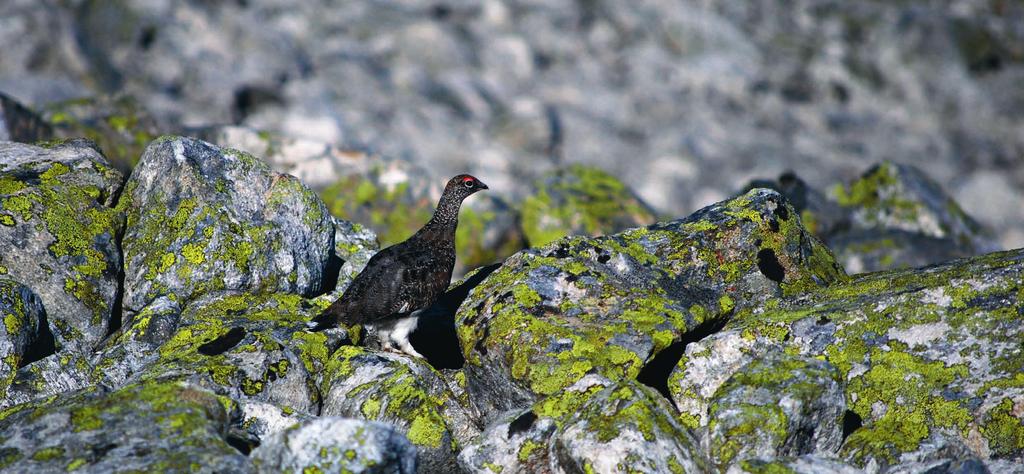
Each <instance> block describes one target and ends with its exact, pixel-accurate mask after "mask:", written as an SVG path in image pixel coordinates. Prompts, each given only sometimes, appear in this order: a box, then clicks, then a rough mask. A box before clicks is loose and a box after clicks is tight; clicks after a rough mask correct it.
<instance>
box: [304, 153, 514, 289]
mask: <svg viewBox="0 0 1024 474" xmlns="http://www.w3.org/2000/svg"><path fill="white" fill-rule="evenodd" d="M348 166H349V167H350V169H347V170H345V171H344V172H343V173H342V176H341V177H340V178H338V179H337V181H335V182H333V183H332V184H330V185H329V186H326V187H325V188H323V189H322V190H320V196H321V197H323V199H324V202H325V203H326V204H327V208H328V209H329V210H330V211H331V213H332V214H333V215H335V216H338V217H340V218H342V219H348V220H352V221H354V222H361V223H365V224H366V225H368V226H370V227H371V228H372V229H373V230H374V231H376V232H377V234H378V236H379V237H380V242H381V245H382V246H384V247H387V246H389V245H393V244H396V243H398V242H401V241H403V240H405V239H407V238H409V236H411V235H412V234H413V233H415V232H416V231H417V230H419V229H420V227H422V226H423V224H426V223H427V221H428V220H430V218H431V216H433V213H434V207H435V205H436V204H437V201H438V199H439V198H440V196H441V190H442V186H443V185H444V183H445V179H444V178H437V179H435V178H432V175H431V174H430V173H428V172H427V171H425V170H422V169H419V168H417V167H415V166H413V165H410V164H407V163H404V162H401V161H396V160H384V159H382V158H380V157H363V159H362V160H361V161H360V162H359V163H358V164H356V165H348ZM480 178H481V179H482V180H484V181H487V180H488V177H487V176H480ZM523 247H525V241H524V237H523V233H522V231H521V230H520V227H519V219H518V214H517V213H516V212H515V210H514V209H513V208H512V207H511V206H510V205H508V204H507V203H506V202H505V201H504V200H502V199H501V198H500V197H497V196H495V195H492V194H484V195H482V196H480V198H474V199H472V200H470V201H469V202H466V203H465V204H464V205H463V206H462V208H461V209H460V210H459V228H458V230H457V231H456V235H455V253H456V256H457V258H456V262H455V263H456V268H455V274H456V275H461V274H464V273H466V272H467V271H469V270H470V269H473V268H476V267H478V266H480V265H486V264H490V263H494V262H495V261H498V260H500V259H502V258H505V257H507V256H509V255H511V254H512V253H514V252H516V251H518V250H520V249H522V248H523Z"/></svg>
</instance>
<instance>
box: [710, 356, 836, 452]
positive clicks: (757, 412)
mask: <svg viewBox="0 0 1024 474" xmlns="http://www.w3.org/2000/svg"><path fill="white" fill-rule="evenodd" d="M843 388H844V387H843V386H842V384H841V383H840V382H839V380H838V373H837V371H836V369H835V367H833V366H832V365H831V364H829V363H828V362H825V361H821V360H818V359H815V358H813V357H807V356H793V355H788V354H784V353H782V352H781V351H774V352H769V353H767V354H764V355H763V356H762V357H760V358H758V359H757V360H755V361H752V362H751V363H749V364H747V365H746V366H744V367H743V368H741V369H740V370H739V371H738V372H736V373H735V374H734V375H732V377H730V378H729V379H728V380H726V382H725V384H723V385H722V387H720V388H719V389H718V391H717V392H716V393H715V395H714V396H713V397H712V399H711V407H710V410H709V412H708V417H709V421H708V446H709V448H710V454H711V457H712V460H713V461H714V462H715V463H716V464H718V466H719V467H720V468H722V469H725V468H727V467H728V466H730V465H733V464H737V463H739V462H741V461H744V460H747V459H750V458H761V457H763V458H770V457H774V456H800V455H804V454H812V453H814V454H819V455H834V454H835V453H836V452H838V451H839V445H840V443H842V441H843V414H844V412H845V411H846V400H845V399H844V391H843Z"/></svg>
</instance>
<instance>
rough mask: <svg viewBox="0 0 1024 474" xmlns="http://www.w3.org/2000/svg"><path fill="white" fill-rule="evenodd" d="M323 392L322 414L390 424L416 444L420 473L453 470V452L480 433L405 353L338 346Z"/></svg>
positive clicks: (430, 373)
mask: <svg viewBox="0 0 1024 474" xmlns="http://www.w3.org/2000/svg"><path fill="white" fill-rule="evenodd" d="M322 391H323V394H324V400H323V409H322V411H321V414H322V415H327V416H346V417H361V418H366V419H371V420H378V421H383V422H387V423H391V424H393V425H395V426H396V427H397V428H398V429H399V430H400V431H401V432H403V433H404V434H405V436H407V437H408V438H409V441H411V442H412V443H413V444H414V445H415V446H416V448H417V450H418V451H419V465H420V469H421V470H422V471H424V472H437V473H443V472H454V470H455V456H456V454H457V453H458V450H459V449H460V447H461V446H462V445H464V444H465V443H467V442H468V441H469V440H470V439H472V437H473V436H475V435H477V434H478V432H479V429H478V428H477V427H476V426H475V424H474V422H473V421H472V419H471V418H470V416H469V414H468V412H467V410H466V408H465V407H463V406H462V405H461V404H460V401H459V400H458V399H457V398H456V397H455V395H454V394H453V393H452V392H451V391H450V390H449V388H448V386H447V384H446V383H445V381H444V380H443V379H442V378H441V376H440V375H439V374H437V373H436V372H435V371H434V370H433V369H432V368H431V367H430V366H429V365H427V364H426V363H424V362H423V361H422V360H419V359H414V358H410V357H408V356H404V355H398V354H392V353H378V352H373V351H368V350H365V349H362V348H359V347H355V346H342V347H341V348H340V349H338V351H337V352H335V353H334V354H332V356H331V360H330V362H329V363H328V367H327V369H326V370H325V372H324V376H323V382H322Z"/></svg>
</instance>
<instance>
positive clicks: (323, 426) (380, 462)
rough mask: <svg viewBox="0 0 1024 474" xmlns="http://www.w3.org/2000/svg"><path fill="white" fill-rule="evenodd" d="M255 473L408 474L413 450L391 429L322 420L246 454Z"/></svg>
mask: <svg viewBox="0 0 1024 474" xmlns="http://www.w3.org/2000/svg"><path fill="white" fill-rule="evenodd" d="M251 457H252V460H253V463H254V464H255V465H256V467H257V472H268V473H275V472H282V471H287V472H351V473H353V474H360V473H365V474H378V473H379V474H414V473H416V472H418V471H417V470H416V448H415V447H413V445H412V444H411V443H410V442H409V440H407V439H406V438H405V436H403V435H402V434H401V433H400V432H399V431H398V430H396V429H395V428H394V427H393V426H391V425H388V424H386V423H379V422H374V421H365V420H354V419H349V418H339V417H332V416H328V417H323V418H318V419H316V420H312V421H309V422H306V423H302V424H296V425H295V426H292V427H290V428H287V429H285V430H282V431H279V432H278V433H277V434H275V435H273V436H270V437H268V438H267V439H265V440H264V441H263V443H262V444H260V446H259V447H258V448H256V449H255V450H253V452H252V455H251Z"/></svg>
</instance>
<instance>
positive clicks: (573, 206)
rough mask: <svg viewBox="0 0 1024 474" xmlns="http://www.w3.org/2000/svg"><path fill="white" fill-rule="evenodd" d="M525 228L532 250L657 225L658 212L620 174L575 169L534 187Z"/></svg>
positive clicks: (550, 176) (555, 174)
mask: <svg viewBox="0 0 1024 474" xmlns="http://www.w3.org/2000/svg"><path fill="white" fill-rule="evenodd" d="M521 208H522V226H523V232H524V233H525V235H526V239H527V241H528V242H529V244H530V246H531V247H541V246H544V245H547V244H549V243H551V242H554V241H555V240H558V239H560V238H562V237H565V236H567V235H589V236H598V235H604V234H610V233H613V232H617V231H620V230H623V229H628V228H630V227H639V226H644V225H648V224H653V223H654V221H655V220H656V218H655V214H654V211H653V210H652V209H651V208H650V207H648V206H647V204H644V202H643V201H641V200H640V198H639V197H637V196H636V194H634V193H633V191H631V190H630V189H629V188H627V187H626V185H625V184H623V183H622V182H621V181H619V180H618V179H616V178H615V177H614V176H612V175H610V174H608V173H606V172H604V171H601V170H600V169H597V168H593V167H588V166H583V165H573V166H569V167H567V168H564V169H559V170H555V171H553V172H551V173H549V174H548V175H546V176H544V177H542V178H541V179H539V180H538V181H537V182H536V183H534V190H533V191H532V193H531V194H530V195H529V196H527V197H526V198H525V199H524V200H523V202H522V204H521Z"/></svg>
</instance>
